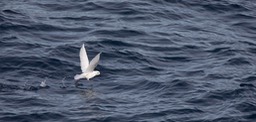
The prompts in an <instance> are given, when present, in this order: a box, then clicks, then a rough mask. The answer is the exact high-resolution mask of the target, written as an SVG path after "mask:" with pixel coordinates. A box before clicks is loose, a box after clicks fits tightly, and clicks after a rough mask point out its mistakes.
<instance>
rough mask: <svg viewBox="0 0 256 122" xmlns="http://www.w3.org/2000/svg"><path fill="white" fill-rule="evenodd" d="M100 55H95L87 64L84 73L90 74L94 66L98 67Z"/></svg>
mask: <svg viewBox="0 0 256 122" xmlns="http://www.w3.org/2000/svg"><path fill="white" fill-rule="evenodd" d="M100 54H101V53H99V54H97V55H96V56H95V57H94V58H93V59H92V60H91V62H90V64H89V66H88V68H87V70H86V72H92V71H93V70H94V69H95V67H96V66H97V65H98V63H99V60H100Z"/></svg>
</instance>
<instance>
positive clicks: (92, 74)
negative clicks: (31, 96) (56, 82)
mask: <svg viewBox="0 0 256 122" xmlns="http://www.w3.org/2000/svg"><path fill="white" fill-rule="evenodd" d="M97 75H100V72H99V71H93V72H89V73H82V74H80V75H75V77H74V79H75V80H79V79H82V78H86V79H87V80H90V79H91V78H93V77H95V76H97Z"/></svg>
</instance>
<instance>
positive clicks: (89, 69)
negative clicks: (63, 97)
mask: <svg viewBox="0 0 256 122" xmlns="http://www.w3.org/2000/svg"><path fill="white" fill-rule="evenodd" d="M100 54H101V53H99V54H97V55H96V56H95V57H94V58H93V59H92V60H91V62H90V63H89V59H88V57H87V53H86V50H85V48H84V44H83V45H82V47H81V49H80V65H81V70H82V74H77V75H75V77H74V79H75V80H79V79H82V78H86V79H87V80H90V79H91V78H93V77H95V76H97V75H100V72H99V71H94V69H95V67H96V66H97V65H98V63H99V60H100Z"/></svg>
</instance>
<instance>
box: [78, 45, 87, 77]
mask: <svg viewBox="0 0 256 122" xmlns="http://www.w3.org/2000/svg"><path fill="white" fill-rule="evenodd" d="M79 55H80V65H81V70H82V72H86V69H87V68H88V66H89V59H88V56H87V53H86V50H85V48H84V44H83V45H82V47H81V49H80V54H79Z"/></svg>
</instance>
